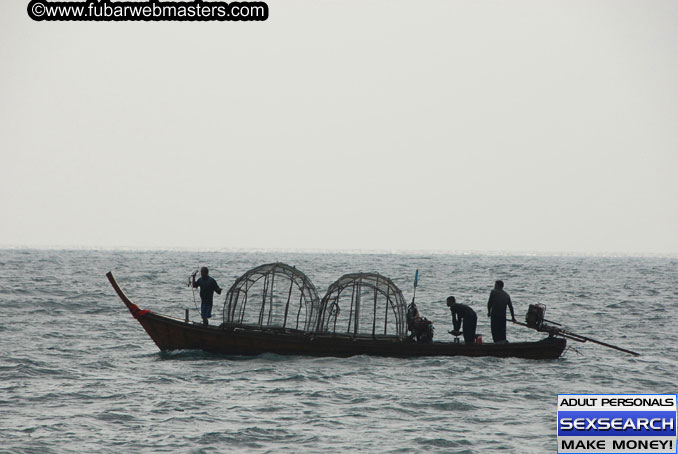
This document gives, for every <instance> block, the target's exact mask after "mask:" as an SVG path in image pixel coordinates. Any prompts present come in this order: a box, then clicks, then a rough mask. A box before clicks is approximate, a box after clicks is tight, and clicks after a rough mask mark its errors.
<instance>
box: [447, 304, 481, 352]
mask: <svg viewBox="0 0 678 454" xmlns="http://www.w3.org/2000/svg"><path fill="white" fill-rule="evenodd" d="M447 307H449V308H450V312H451V313H452V331H450V333H451V334H454V335H455V336H457V335H459V334H460V332H459V328H461V327H462V322H463V330H464V342H466V343H467V344H472V343H474V342H475V341H476V326H477V324H478V316H477V315H476V312H475V311H474V310H473V309H471V308H470V307H469V306H467V305H466V304H459V303H457V299H456V298H455V297H454V296H448V297H447Z"/></svg>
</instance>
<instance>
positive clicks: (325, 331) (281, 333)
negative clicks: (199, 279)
mask: <svg viewBox="0 0 678 454" xmlns="http://www.w3.org/2000/svg"><path fill="white" fill-rule="evenodd" d="M106 276H107V277H108V280H109V281H110V283H111V285H112V286H113V289H114V290H115V292H116V293H117V294H118V296H119V297H120V299H121V300H122V301H123V303H125V305H126V306H127V308H128V309H129V311H130V312H131V313H132V315H133V316H134V318H135V319H137V321H138V322H139V323H140V324H141V326H142V327H143V328H144V330H146V332H147V333H148V335H149V336H150V337H151V339H153V341H154V342H155V344H156V345H157V346H158V348H159V349H160V350H161V351H166V350H203V351H207V352H214V353H220V354H225V355H246V356H249V355H259V354H262V353H275V354H279V355H308V356H334V357H349V356H354V355H374V356H389V357H418V356H474V357H475V356H493V357H502V358H504V357H515V358H527V359H555V358H558V357H560V355H561V354H562V353H563V351H564V350H565V347H566V343H567V341H566V339H564V338H563V337H558V336H556V335H552V334H550V335H549V337H547V338H544V339H542V340H540V341H537V342H512V343H504V344H494V343H482V344H464V343H459V342H440V341H434V342H428V343H424V342H416V341H414V340H413V339H411V336H408V335H407V326H406V324H407V323H406V303H405V299H404V297H403V294H402V292H401V291H400V289H399V288H398V287H397V286H396V285H395V284H394V283H393V281H391V279H389V278H387V277H385V276H382V275H380V274H378V273H353V274H347V275H344V276H342V277H341V278H340V279H338V280H337V281H336V282H335V283H333V284H332V285H330V287H329V289H328V291H327V294H326V295H325V297H324V298H322V300H320V299H319V298H318V294H317V291H316V289H315V286H314V285H313V284H312V283H311V281H310V280H309V279H308V277H306V275H304V274H303V273H302V272H300V271H299V270H297V269H296V268H294V267H291V266H289V265H285V264H283V263H271V264H266V265H262V266H259V267H257V268H254V269H252V270H249V271H248V272H247V273H245V274H243V275H242V276H241V277H240V278H238V279H237V280H236V282H235V283H234V284H233V286H231V288H230V289H229V291H228V293H227V295H226V300H225V303H224V308H223V323H221V324H220V325H210V326H205V325H203V324H202V323H196V322H193V321H190V320H189V319H188V315H186V317H185V318H184V319H180V318H175V317H170V316H166V315H161V314H157V313H155V312H152V311H150V310H146V309H140V308H139V307H138V306H137V305H136V304H134V303H133V302H132V301H131V300H130V299H129V298H128V297H127V296H126V295H125V293H124V292H123V291H122V289H121V288H120V286H119V285H118V283H117V282H116V280H115V278H114V277H113V274H112V273H110V272H109V273H107V275H106ZM288 286H289V287H288ZM187 314H188V312H187Z"/></svg>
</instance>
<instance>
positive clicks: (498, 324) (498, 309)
mask: <svg viewBox="0 0 678 454" xmlns="http://www.w3.org/2000/svg"><path fill="white" fill-rule="evenodd" d="M507 306H508V308H509V309H510V310H511V319H512V320H513V321H514V322H515V321H516V316H515V315H514V313H513V304H512V303H511V297H510V296H509V294H508V293H506V292H505V291H504V282H503V281H495V282H494V289H493V290H492V291H491V292H490V299H489V300H488V301H487V316H488V317H490V326H491V329H492V340H493V341H494V343H495V344H505V343H506V342H508V341H507V340H506V307H507Z"/></svg>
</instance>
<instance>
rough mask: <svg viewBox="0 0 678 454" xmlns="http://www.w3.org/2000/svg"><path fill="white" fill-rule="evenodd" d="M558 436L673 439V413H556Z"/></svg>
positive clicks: (674, 430) (674, 434) (674, 419)
mask: <svg viewBox="0 0 678 454" xmlns="http://www.w3.org/2000/svg"><path fill="white" fill-rule="evenodd" d="M558 436H559V437H562V436H570V437H581V436H599V437H604V436H608V437H609V436H626V437H639V436H644V437H675V436H676V412H675V411H559V412H558Z"/></svg>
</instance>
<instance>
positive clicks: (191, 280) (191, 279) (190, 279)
mask: <svg viewBox="0 0 678 454" xmlns="http://www.w3.org/2000/svg"><path fill="white" fill-rule="evenodd" d="M199 271H200V268H198V269H197V270H195V271H194V272H193V274H191V275H190V276H188V286H189V287H191V292H193V305H194V306H195V310H196V311H197V312H198V314H199V313H200V309H198V302H197V301H196V299H195V287H193V278H194V277H195V275H196V274H198V272H199Z"/></svg>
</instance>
